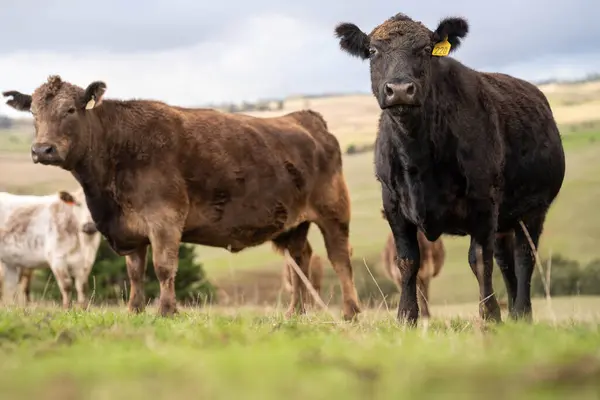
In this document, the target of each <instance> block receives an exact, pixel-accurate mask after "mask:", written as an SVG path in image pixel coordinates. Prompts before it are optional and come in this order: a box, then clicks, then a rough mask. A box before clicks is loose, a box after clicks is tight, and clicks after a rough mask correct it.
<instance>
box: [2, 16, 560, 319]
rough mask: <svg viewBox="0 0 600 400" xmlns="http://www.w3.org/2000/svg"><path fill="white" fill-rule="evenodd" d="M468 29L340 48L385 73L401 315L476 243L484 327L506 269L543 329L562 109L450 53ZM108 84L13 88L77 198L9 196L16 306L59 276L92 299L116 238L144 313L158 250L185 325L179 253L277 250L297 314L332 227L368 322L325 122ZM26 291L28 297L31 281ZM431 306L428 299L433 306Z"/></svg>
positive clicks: (6, 251)
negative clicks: (111, 88)
mask: <svg viewBox="0 0 600 400" xmlns="http://www.w3.org/2000/svg"><path fill="white" fill-rule="evenodd" d="M468 30H469V27H468V24H467V21H466V20H464V19H462V18H457V17H452V18H445V19H443V20H441V22H440V23H439V25H438V26H437V27H436V28H435V30H433V31H432V30H430V29H428V28H427V27H426V26H424V25H423V24H422V23H421V22H418V21H415V20H413V19H411V18H409V17H408V16H406V15H404V14H397V15H395V16H393V17H391V18H389V19H388V20H386V21H384V22H383V23H382V24H380V25H378V26H377V27H376V28H375V29H373V30H372V31H371V32H370V33H369V34H367V33H365V32H363V31H362V30H360V29H359V28H358V27H357V26H356V25H354V24H352V23H341V24H339V25H338V26H337V27H336V28H335V34H336V36H337V38H338V39H339V43H340V47H341V49H342V50H343V51H345V52H347V53H348V54H350V55H353V56H356V57H358V58H360V59H363V60H369V63H370V71H371V88H372V93H373V96H374V97H375V99H376V101H377V102H378V104H379V106H380V108H381V115H380V119H379V126H378V134H377V138H376V142H375V152H374V157H375V178H376V179H377V180H378V181H379V182H380V183H381V196H382V197H381V199H382V205H383V214H384V218H385V219H386V220H387V222H388V224H389V227H390V229H391V234H390V236H389V237H388V240H387V244H386V247H385V249H384V251H383V256H382V259H383V265H384V269H385V271H387V273H388V276H389V277H390V278H391V279H393V280H394V281H395V282H396V284H397V286H398V288H399V289H400V290H401V296H400V303H399V306H398V319H399V321H401V322H403V323H407V324H410V325H414V324H415V323H416V322H417V319H418V315H419V309H421V315H422V316H427V315H429V311H428V307H427V299H428V297H427V296H428V287H429V281H430V279H431V278H432V277H434V276H436V275H437V274H438V273H439V271H440V269H441V267H442V264H443V261H444V257H445V250H444V246H443V243H442V239H441V235H443V234H448V235H459V236H466V235H468V236H470V238H471V244H470V248H469V252H468V257H467V258H468V262H469V264H470V266H471V268H472V270H473V273H474V275H475V277H476V278H477V281H478V283H479V292H480V310H479V312H480V316H481V318H483V319H487V320H492V321H499V320H500V319H501V318H500V307H499V304H498V301H497V299H496V297H495V295H494V289H493V285H492V268H493V260H494V258H495V259H496V262H497V264H498V267H499V269H500V271H501V272H502V275H503V278H504V282H505V284H506V287H507V293H508V307H509V313H510V316H511V317H512V318H525V319H526V320H531V316H532V310H531V298H530V282H531V277H532V273H533V267H534V251H535V248H536V247H537V245H538V242H539V238H540V235H541V234H542V229H543V224H544V220H545V216H546V213H547V211H548V209H549V207H550V206H551V204H552V202H553V201H554V199H555V197H556V196H557V194H558V192H559V190H560V188H561V186H562V182H563V178H564V173H565V156H564V152H563V147H562V142H561V138H560V135H559V131H558V128H557V125H556V122H555V120H554V117H553V114H552V111H551V109H550V106H549V103H548V101H547V99H546V97H545V96H544V95H543V93H542V92H541V91H540V90H539V89H538V88H537V87H535V86H534V85H532V84H530V83H528V82H526V81H523V80H520V79H517V78H515V77H512V76H509V75H505V74H500V73H483V72H479V71H475V70H473V69H471V68H469V67H467V66H465V65H463V64H461V63H460V62H459V61H457V60H455V59H453V58H452V57H448V55H449V54H450V53H451V52H452V51H454V50H456V49H457V48H458V47H459V46H460V44H461V42H462V40H463V39H464V38H465V36H466V35H467V33H468ZM106 89H107V86H106V84H105V83H104V82H102V81H95V82H92V83H90V84H89V85H88V86H87V87H85V88H83V87H79V86H77V85H75V84H72V83H69V82H67V81H64V80H62V79H61V77H59V76H57V75H53V76H50V77H49V78H48V80H47V81H46V82H44V83H43V84H42V85H40V86H39V87H37V88H36V89H35V90H34V92H33V93H32V94H30V95H29V94H23V93H20V92H17V91H7V92H4V93H3V94H4V96H5V97H8V98H9V100H8V101H7V104H8V105H10V106H11V107H13V108H15V109H17V110H20V111H23V112H29V113H31V114H32V115H33V118H34V125H35V139H34V141H33V144H32V146H31V158H32V160H33V162H34V163H40V164H42V165H47V166H53V167H55V168H56V167H59V168H62V169H65V170H67V171H70V172H71V173H72V175H73V176H74V177H75V179H76V180H77V181H78V182H79V184H80V187H81V188H80V189H79V191H77V192H74V193H72V194H69V193H67V192H59V193H58V194H50V195H47V196H39V197H36V196H16V195H12V194H8V193H3V194H2V196H1V197H0V262H1V263H2V271H3V274H4V278H3V282H4V284H3V300H4V301H5V302H11V301H14V300H15V299H17V298H18V297H19V295H20V294H22V293H21V292H24V293H23V294H25V295H26V297H27V293H28V282H29V279H30V277H31V271H32V269H34V268H42V267H47V268H48V267H49V268H51V269H52V271H53V273H54V275H55V277H56V280H57V282H58V285H59V287H60V289H61V292H62V294H63V303H64V305H65V306H68V304H69V290H70V287H71V277H73V278H74V281H75V287H76V289H77V295H78V301H79V302H84V300H85V297H84V293H83V287H84V282H85V281H86V280H87V277H88V275H89V273H90V268H91V265H92V264H93V261H94V257H95V254H96V250H97V248H98V244H99V240H100V237H101V236H103V237H104V238H105V239H106V240H107V242H108V243H109V244H110V246H111V247H112V249H113V250H114V251H115V252H116V253H118V254H119V255H121V256H124V257H125V259H126V265H127V272H128V277H129V283H130V293H129V302H128V308H129V310H130V311H131V312H141V311H143V310H144V307H145V304H146V301H145V298H144V271H145V268H146V253H147V249H148V246H151V251H152V256H153V261H154V262H153V263H154V269H155V272H156V276H157V278H158V280H159V283H160V297H159V302H158V309H159V314H160V315H163V316H167V315H171V314H173V313H175V312H177V306H176V301H175V287H174V285H175V274H176V271H177V265H178V259H177V257H178V249H179V246H180V244H181V243H194V244H199V245H205V246H212V247H220V248H224V249H228V250H229V251H230V252H232V253H237V252H239V251H241V250H243V249H246V248H249V247H253V246H257V245H260V244H263V243H266V242H271V243H272V244H273V245H274V249H275V250H277V251H279V252H281V253H283V254H285V256H286V259H287V260H293V262H294V264H295V265H294V266H295V268H293V269H292V268H291V264H289V263H286V264H285V265H284V269H283V278H284V279H283V281H284V283H285V285H286V287H287V288H288V289H289V291H290V292H291V296H290V297H291V300H290V305H289V308H288V311H287V315H288V316H291V315H293V314H301V313H304V312H305V303H306V302H307V299H308V298H310V297H309V296H308V293H307V287H306V286H305V285H304V284H303V281H302V280H301V276H300V275H299V274H298V272H301V273H302V274H303V275H304V276H305V277H307V278H309V281H310V282H311V284H312V285H313V286H314V287H315V288H316V289H317V290H318V289H319V288H320V287H321V279H322V260H321V259H320V257H319V256H318V255H316V254H313V251H312V249H311V245H310V243H309V241H308V240H307V236H308V232H309V228H310V226H311V225H312V224H314V225H316V226H317V227H318V228H319V230H320V232H321V234H322V235H323V238H324V242H325V247H326V252H327V258H328V259H329V261H330V263H331V265H332V267H333V270H334V271H335V273H336V274H337V277H338V278H339V282H340V286H341V292H342V313H343V317H344V319H346V320H353V319H355V318H356V317H357V315H358V314H359V313H360V311H361V306H360V303H359V299H358V296H357V291H356V287H355V283H354V276H353V269H352V265H351V261H350V260H351V246H350V243H349V233H350V226H351V225H350V216H351V212H350V211H351V210H350V196H349V193H348V188H347V185H346V181H345V177H344V173H343V168H342V152H341V149H340V145H339V143H338V140H337V139H336V137H335V136H334V135H333V134H332V133H331V132H330V131H329V129H328V127H327V122H326V121H325V120H324V118H323V117H322V116H321V115H319V114H318V113H316V112H314V111H311V110H303V111H296V112H291V113H288V114H285V115H283V116H279V117H271V118H258V117H251V116H247V115H241V114H232V113H224V112H219V111H216V110H212V109H201V108H184V107H178V106H171V105H167V104H165V103H163V102H160V101H152V100H116V99H108V98H105V96H104V95H105V91H106ZM20 280H21V281H23V282H24V285H22V286H23V287H22V288H21V289H24V290H17V287H18V285H19V281H20ZM418 293H419V294H418Z"/></svg>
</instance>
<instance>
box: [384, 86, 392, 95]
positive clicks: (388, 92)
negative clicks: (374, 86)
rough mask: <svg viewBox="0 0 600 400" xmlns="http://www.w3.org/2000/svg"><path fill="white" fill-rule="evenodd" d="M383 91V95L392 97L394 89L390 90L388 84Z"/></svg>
mask: <svg viewBox="0 0 600 400" xmlns="http://www.w3.org/2000/svg"><path fill="white" fill-rule="evenodd" d="M384 91H385V95H386V96H393V95H394V89H392V86H390V85H388V84H386V85H385V88H384Z"/></svg>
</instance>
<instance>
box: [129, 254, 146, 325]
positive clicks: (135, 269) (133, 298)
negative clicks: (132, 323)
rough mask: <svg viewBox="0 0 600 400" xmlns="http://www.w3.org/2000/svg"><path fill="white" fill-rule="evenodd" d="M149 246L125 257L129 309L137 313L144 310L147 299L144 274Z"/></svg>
mask: <svg viewBox="0 0 600 400" xmlns="http://www.w3.org/2000/svg"><path fill="white" fill-rule="evenodd" d="M147 252H148V246H145V245H144V246H141V247H139V248H138V249H136V250H135V251H134V252H133V253H131V254H129V255H127V256H126V257H125V263H126V264H127V275H129V285H130V286H131V288H130V291H129V304H128V308H129V311H130V312H132V313H134V314H137V313H140V312H142V311H144V308H145V307H146V300H145V296H144V275H145V273H146V255H147Z"/></svg>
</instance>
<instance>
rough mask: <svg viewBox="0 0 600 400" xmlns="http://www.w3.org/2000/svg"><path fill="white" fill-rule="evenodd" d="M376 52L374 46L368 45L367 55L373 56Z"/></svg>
mask: <svg viewBox="0 0 600 400" xmlns="http://www.w3.org/2000/svg"><path fill="white" fill-rule="evenodd" d="M375 54H377V49H376V48H375V47H369V57H373V56H374V55H375Z"/></svg>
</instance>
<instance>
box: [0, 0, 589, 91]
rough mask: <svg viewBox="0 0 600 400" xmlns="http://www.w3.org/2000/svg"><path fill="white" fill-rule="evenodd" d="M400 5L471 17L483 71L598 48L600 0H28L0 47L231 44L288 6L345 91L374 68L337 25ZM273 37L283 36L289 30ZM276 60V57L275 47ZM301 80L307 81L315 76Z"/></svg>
mask: <svg viewBox="0 0 600 400" xmlns="http://www.w3.org/2000/svg"><path fill="white" fill-rule="evenodd" d="M397 12H404V13H406V14H407V15H409V16H411V17H412V18H414V19H416V20H420V21H422V22H423V23H424V24H426V25H427V26H428V27H429V28H430V29H435V27H436V24H437V22H438V21H439V20H440V19H441V18H443V17H446V16H453V15H459V16H464V17H466V18H467V19H468V20H469V22H470V26H471V31H470V34H469V36H468V37H467V38H466V39H465V41H464V44H463V46H462V48H461V49H460V50H459V51H458V52H457V53H456V57H457V58H459V59H460V60H462V61H463V62H465V63H466V64H467V65H470V66H472V67H475V68H481V67H486V68H494V69H496V68H504V67H506V66H509V65H511V64H514V63H523V62H533V61H535V60H537V59H540V58H546V59H547V58H548V56H553V55H561V56H563V57H564V56H565V55H572V57H573V59H574V60H577V57H578V55H581V54H599V53H600V41H598V40H595V38H597V37H600V24H597V23H596V21H595V18H596V16H597V15H600V2H593V1H590V0H569V1H564V0H562V1H558V0H551V1H548V0H527V1H524V0H505V1H502V2H493V3H492V2H488V1H482V0H454V1H452V2H447V1H441V0H439V1H437V0H436V1H434V0H427V1H411V2H393V1H389V0H370V1H366V0H336V1H326V0H325V1H324V0H303V1H282V0H254V1H241V0H229V1H227V2H221V1H198V0H169V1H166V0H130V1H123V0H103V1H95V2H85V1H81V0H37V1H34V0H21V1H19V2H17V1H13V2H10V5H7V4H3V7H2V14H3V15H2V16H3V22H2V24H1V25H0V37H2V38H7V39H8V40H4V41H3V43H2V46H0V55H2V54H7V53H12V52H16V51H24V52H31V51H58V52H68V53H76V52H79V51H84V50H89V49H98V50H102V51H110V52H114V53H133V52H138V51H160V50H167V49H171V48H175V47H183V46H190V45H196V44H201V43H206V42H211V41H220V40H223V38H228V39H229V40H230V41H231V32H233V31H236V29H235V28H236V25H238V24H240V23H242V22H243V21H244V20H246V19H247V18H250V17H253V16H259V15H261V14H265V13H280V14H286V15H290V16H293V17H296V18H298V19H300V20H302V21H305V22H306V23H307V24H310V26H316V27H318V28H319V29H320V32H322V35H323V39H322V42H321V43H316V44H313V46H318V47H319V49H318V50H317V51H315V53H317V54H318V58H319V59H318V61H317V60H316V59H315V60H313V61H311V60H310V59H307V58H306V55H305V54H298V55H297V56H298V57H297V59H298V60H300V59H302V58H304V61H302V64H304V65H305V66H306V70H310V71H311V73H310V75H311V80H310V82H311V83H312V82H315V81H316V82H321V85H320V86H323V85H324V86H326V87H332V88H333V87H339V90H340V91H342V90H344V87H345V86H344V82H345V83H346V87H347V85H348V84H350V85H357V83H356V81H355V79H359V80H360V87H361V88H367V87H368V85H367V80H368V75H366V68H367V67H366V65H365V63H362V64H361V63H360V61H358V60H356V59H351V58H349V57H348V56H346V55H344V54H342V53H341V51H339V50H336V49H337V44H336V39H335V38H334V36H333V29H334V27H335V25H336V24H337V23H339V22H343V21H349V22H354V23H356V24H357V25H358V26H359V27H361V28H362V29H363V30H364V31H366V32H369V31H370V30H371V29H372V28H373V27H374V26H376V25H377V24H379V23H381V22H382V21H383V20H385V19H386V18H388V17H390V16H392V15H394V14H396V13H397ZM238 34H239V33H238ZM273 34H274V35H280V36H283V37H285V35H286V34H287V32H285V31H281V30H280V31H276V32H273ZM234 40H235V39H234ZM225 42H226V43H227V41H225ZM224 51H226V50H224ZM208 56H210V55H208ZM273 57H277V52H276V51H274V54H273ZM264 62H265V63H268V62H269V60H265V61H264ZM335 71H342V73H337V74H336V73H335ZM288 72H292V71H288ZM286 74H287V72H286ZM334 75H335V76H334ZM296 78H297V79H299V80H300V79H304V78H306V79H304V80H305V81H307V80H308V76H306V77H304V78H303V77H302V76H296ZM298 84H299V85H300V86H302V87H305V85H303V83H300V82H298ZM315 89H317V88H316V87H315ZM289 90H293V89H292V88H290V89H289Z"/></svg>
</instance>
